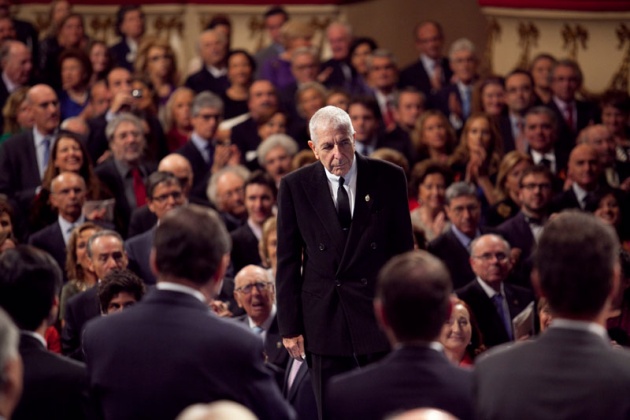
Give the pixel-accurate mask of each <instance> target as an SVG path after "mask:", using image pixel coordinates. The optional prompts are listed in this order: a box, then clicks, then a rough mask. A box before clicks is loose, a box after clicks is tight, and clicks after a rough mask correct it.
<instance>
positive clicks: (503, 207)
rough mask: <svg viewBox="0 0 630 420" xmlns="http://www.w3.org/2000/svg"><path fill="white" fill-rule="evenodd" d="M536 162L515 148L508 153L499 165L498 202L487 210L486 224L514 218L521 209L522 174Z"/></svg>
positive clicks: (494, 224) (496, 223) (495, 223)
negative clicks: (519, 196) (519, 195)
mask: <svg viewBox="0 0 630 420" xmlns="http://www.w3.org/2000/svg"><path fill="white" fill-rule="evenodd" d="M533 164H534V162H533V161H532V158H531V157H530V156H529V155H526V154H525V153H522V152H519V151H518V150H513V151H511V152H510V153H508V154H506V155H505V156H504V157H503V160H501V164H500V165H499V172H498V173H497V182H496V184H495V194H496V198H497V200H498V201H497V202H496V203H495V204H494V205H492V206H490V208H489V209H488V211H487V212H486V225H488V226H499V225H500V224H501V223H503V222H505V221H506V220H508V219H510V218H512V217H513V216H514V215H516V213H518V212H519V211H520V209H521V201H520V200H519V198H518V194H519V191H520V189H521V186H520V182H521V174H522V173H523V171H524V170H525V168H527V167H529V166H531V165H533Z"/></svg>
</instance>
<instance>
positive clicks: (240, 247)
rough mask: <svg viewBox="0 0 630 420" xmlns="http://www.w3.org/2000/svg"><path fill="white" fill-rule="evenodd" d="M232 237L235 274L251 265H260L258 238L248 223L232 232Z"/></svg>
mask: <svg viewBox="0 0 630 420" xmlns="http://www.w3.org/2000/svg"><path fill="white" fill-rule="evenodd" d="M230 236H231V237H232V265H233V267H234V274H236V273H238V272H239V271H240V270H241V268H243V267H245V266H246V265H249V264H254V265H260V263H261V260H260V253H259V252H258V238H256V235H254V232H252V229H251V228H250V227H249V225H248V224H247V223H245V224H244V225H243V226H241V227H239V228H236V229H235V230H234V231H232V232H230Z"/></svg>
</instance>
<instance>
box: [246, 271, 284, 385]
mask: <svg viewBox="0 0 630 420" xmlns="http://www.w3.org/2000/svg"><path fill="white" fill-rule="evenodd" d="M234 299H235V300H236V303H237V304H238V307H239V308H242V309H243V310H244V311H245V315H243V316H240V317H239V318H238V320H239V321H241V322H243V323H244V324H245V325H247V327H248V328H250V329H251V330H252V331H253V332H254V333H256V334H258V335H260V336H261V338H262V339H263V343H264V348H265V361H266V363H267V365H268V366H269V364H271V365H273V366H270V368H271V371H272V373H273V374H274V376H275V378H276V381H277V383H278V386H279V387H282V382H283V379H284V373H285V368H286V366H287V361H288V360H289V354H288V353H287V351H286V350H285V349H284V346H283V345H282V337H280V333H279V332H278V320H277V319H276V291H275V286H274V282H273V278H271V276H270V273H269V272H268V271H267V270H265V269H264V268H262V267H259V266H256V265H248V266H245V267H243V268H242V269H241V270H240V271H239V272H238V273H237V274H236V277H234Z"/></svg>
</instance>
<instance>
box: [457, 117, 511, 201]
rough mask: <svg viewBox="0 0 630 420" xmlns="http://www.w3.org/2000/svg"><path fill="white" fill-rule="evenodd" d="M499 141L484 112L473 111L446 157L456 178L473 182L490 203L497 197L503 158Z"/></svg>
mask: <svg viewBox="0 0 630 420" xmlns="http://www.w3.org/2000/svg"><path fill="white" fill-rule="evenodd" d="M502 155H503V153H502V142H501V139H500V137H499V134H498V133H497V130H496V129H495V128H494V125H493V124H492V123H491V121H490V118H489V117H488V116H487V115H486V114H481V113H477V114H472V115H471V116H470V117H468V119H467V120H466V124H465V125H464V129H463V130H462V137H461V141H460V143H459V146H457V149H456V150H455V152H454V153H453V156H452V157H451V159H450V160H449V165H450V167H451V169H452V170H453V172H454V173H455V180H458V181H466V182H472V183H473V184H475V185H476V186H477V188H478V189H479V190H480V192H481V193H482V199H483V198H485V201H486V202H487V203H489V204H490V205H493V204H495V203H496V202H497V201H498V200H497V197H496V195H495V191H494V180H495V179H496V176H497V171H498V168H499V163H500V162H501V157H502Z"/></svg>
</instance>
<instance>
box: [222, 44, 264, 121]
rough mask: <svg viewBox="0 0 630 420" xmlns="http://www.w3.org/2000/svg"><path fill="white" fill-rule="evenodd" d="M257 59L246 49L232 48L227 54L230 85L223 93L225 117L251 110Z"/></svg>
mask: <svg viewBox="0 0 630 420" xmlns="http://www.w3.org/2000/svg"><path fill="white" fill-rule="evenodd" d="M255 71H256V61H255V60H254V58H253V57H252V56H251V55H250V54H249V53H248V52H247V51H245V50H232V51H230V52H229V54H228V56H227V77H228V80H229V81H230V87H228V88H227V90H226V91H225V93H223V94H222V95H221V99H223V108H224V109H223V115H224V118H225V119H229V118H233V117H237V116H239V115H243V114H245V113H247V112H249V108H248V107H247V100H248V98H249V87H250V86H251V84H252V82H253V80H254V72H255Z"/></svg>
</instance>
